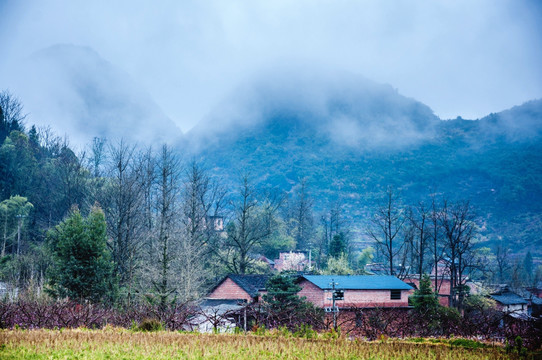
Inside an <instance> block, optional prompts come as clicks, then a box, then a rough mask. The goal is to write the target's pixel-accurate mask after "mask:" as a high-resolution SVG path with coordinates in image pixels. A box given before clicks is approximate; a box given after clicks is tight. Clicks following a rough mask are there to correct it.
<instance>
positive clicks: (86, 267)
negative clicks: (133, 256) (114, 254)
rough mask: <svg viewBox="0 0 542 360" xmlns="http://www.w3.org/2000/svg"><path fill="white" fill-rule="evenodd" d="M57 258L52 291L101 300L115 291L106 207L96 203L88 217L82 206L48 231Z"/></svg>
mask: <svg viewBox="0 0 542 360" xmlns="http://www.w3.org/2000/svg"><path fill="white" fill-rule="evenodd" d="M48 243H49V246H50V248H51V250H52V252H53V255H54V258H55V264H54V266H53V269H52V271H51V274H50V281H49V286H50V288H49V292H50V293H51V294H52V295H53V296H55V297H68V298H70V299H72V300H76V301H84V300H88V301H91V302H98V301H101V300H103V299H104V298H105V297H106V296H111V295H112V290H113V284H114V282H113V276H112V268H113V266H112V262H111V260H110V254H109V252H108V250H107V244H106V223H105V216H104V213H103V211H102V210H101V209H100V208H99V207H93V208H92V210H91V212H90V214H89V216H88V217H87V218H86V219H85V218H83V216H82V215H81V213H80V212H79V210H78V209H73V210H72V212H71V214H70V215H69V216H68V218H67V219H66V220H64V221H63V222H62V223H61V224H59V225H57V226H56V227H55V228H54V229H53V230H51V231H50V232H49V233H48Z"/></svg>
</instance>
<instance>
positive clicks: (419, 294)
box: [410, 275, 439, 317]
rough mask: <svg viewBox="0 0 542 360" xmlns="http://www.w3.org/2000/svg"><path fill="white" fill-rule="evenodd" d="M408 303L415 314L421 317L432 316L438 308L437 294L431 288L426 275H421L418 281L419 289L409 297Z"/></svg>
mask: <svg viewBox="0 0 542 360" xmlns="http://www.w3.org/2000/svg"><path fill="white" fill-rule="evenodd" d="M410 301H411V302H412V305H413V306H414V309H416V311H417V312H419V313H420V314H422V315H423V316H428V317H430V316H432V315H434V314H436V312H437V310H438V308H439V302H438V298H437V294H436V293H435V292H433V289H432V288H431V279H430V278H429V276H427V275H423V277H422V280H421V281H420V288H419V289H417V290H416V291H414V295H412V296H411V297H410Z"/></svg>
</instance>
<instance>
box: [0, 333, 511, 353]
mask: <svg viewBox="0 0 542 360" xmlns="http://www.w3.org/2000/svg"><path fill="white" fill-rule="evenodd" d="M202 358H206V359H207V358H209V359H221V360H226V359H375V360H376V359H442V360H444V359H466V360H470V359H472V360H475V359H510V358H512V359H514V358H515V357H513V356H512V355H509V354H506V353H505V352H504V351H503V350H502V349H501V348H484V349H476V350H473V349H466V348H461V347H453V348H451V347H450V346H449V345H447V344H442V343H441V344H430V343H412V342H407V341H386V342H380V341H377V342H367V341H358V340H348V339H343V338H340V339H322V338H319V339H301V338H294V337H282V336H256V335H251V334H247V335H244V334H241V335H225V334H192V333H190V334H188V333H176V332H167V331H160V332H153V333H141V332H131V331H128V330H124V329H117V328H106V329H104V330H86V329H74V330H1V331H0V359H202Z"/></svg>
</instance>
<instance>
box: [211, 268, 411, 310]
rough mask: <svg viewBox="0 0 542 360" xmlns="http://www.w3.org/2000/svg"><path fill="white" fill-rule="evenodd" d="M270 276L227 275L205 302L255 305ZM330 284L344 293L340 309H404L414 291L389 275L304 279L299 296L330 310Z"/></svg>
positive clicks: (264, 291)
mask: <svg viewBox="0 0 542 360" xmlns="http://www.w3.org/2000/svg"><path fill="white" fill-rule="evenodd" d="M269 278H270V275H233V274H232V275H228V276H226V277H225V278H224V279H222V280H221V281H220V282H219V283H218V284H217V285H216V286H215V287H214V288H213V289H212V290H211V292H210V293H209V295H208V296H207V298H206V299H212V300H215V301H216V300H224V301H226V300H228V301H230V300H236V301H238V302H239V303H253V302H258V301H260V299H261V296H262V295H264V294H266V293H267V291H266V289H265V285H266V283H267V281H268V280H269ZM332 281H334V282H335V283H336V288H337V289H340V290H343V291H344V299H343V300H339V301H337V303H336V306H338V307H340V308H369V307H379V308H401V307H403V308H406V307H408V294H409V292H411V291H412V290H413V288H412V287H411V286H410V285H408V284H406V283H405V282H403V281H401V280H399V279H398V278H396V277H395V276H389V275H344V276H341V275H333V276H332V275H304V276H300V277H298V278H297V280H296V283H297V284H298V285H299V286H300V287H301V290H300V291H299V292H298V295H299V296H301V297H305V298H306V299H307V301H310V302H312V303H313V304H314V305H315V306H318V307H321V308H325V307H329V306H331V303H332V300H331V290H332V285H331V283H332Z"/></svg>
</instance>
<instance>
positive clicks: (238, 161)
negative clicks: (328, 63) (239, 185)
mask: <svg viewBox="0 0 542 360" xmlns="http://www.w3.org/2000/svg"><path fill="white" fill-rule="evenodd" d="M282 80H284V79H282ZM292 82H293V83H294V85H291V83H292ZM289 84H290V85H291V86H290V87H292V88H294V90H291V89H290V88H289V87H288V86H284V88H276V87H275V86H274V85H273V84H271V85H269V84H264V85H261V84H258V85H257V86H255V87H252V88H250V89H248V90H247V89H245V90H244V91H239V92H236V95H237V96H238V98H237V99H232V103H233V105H232V104H228V106H227V107H225V108H220V109H218V111H217V113H216V114H215V115H214V116H211V117H210V118H209V120H208V122H207V123H203V124H201V125H200V126H199V127H196V128H195V129H194V130H192V131H191V132H190V133H189V134H188V136H187V138H188V139H190V141H191V143H190V146H189V148H199V147H201V148H202V150H201V151H200V152H199V153H198V154H200V156H201V158H202V159H205V161H206V163H207V164H208V165H209V166H210V167H212V168H214V171H215V172H216V173H217V174H220V175H221V176H223V177H225V178H226V179H229V181H232V180H233V179H235V176H236V174H238V173H239V172H242V171H243V170H244V169H249V171H250V172H251V174H252V175H253V176H254V177H255V178H257V179H258V181H260V182H262V183H267V184H273V185H278V186H280V187H281V188H283V189H285V190H286V191H288V190H290V189H292V187H294V186H295V185H296V184H298V183H299V181H300V179H304V178H306V179H307V184H308V188H309V189H310V193H311V195H312V196H313V198H314V199H315V208H316V209H318V210H319V211H320V212H324V210H325V209H326V208H329V207H330V206H331V204H332V203H334V202H336V201H337V200H339V201H340V202H341V203H342V204H343V208H344V211H345V214H346V215H347V216H348V217H349V218H350V220H351V221H352V224H355V225H354V226H355V227H356V228H358V229H359V230H360V236H363V233H364V231H363V228H364V227H366V226H367V221H368V220H369V219H370V214H372V212H373V211H374V208H375V207H376V206H377V205H378V202H379V201H381V199H382V194H383V192H384V190H385V189H386V187H387V186H390V185H391V186H393V187H394V188H395V189H397V190H398V192H399V193H400V196H401V198H402V200H403V202H404V203H405V204H416V203H418V202H419V201H421V200H424V201H426V202H429V199H428V198H429V195H430V194H439V195H443V196H446V197H447V198H450V199H455V200H459V199H461V200H469V201H470V202H471V203H472V205H474V207H475V208H476V212H477V215H478V216H479V218H480V219H481V224H480V226H481V233H482V234H483V236H484V237H485V238H484V239H485V241H488V243H487V245H489V246H494V245H495V244H496V243H498V242H499V241H502V240H504V241H506V242H507V243H509V244H514V246H517V248H518V249H522V251H527V250H531V251H534V252H537V253H538V252H539V249H540V248H541V245H542V238H541V237H540V235H539V234H540V232H541V231H542V215H541V214H542V211H541V210H542V205H541V200H542V137H541V129H542V101H541V100H536V101H531V102H528V103H526V104H523V105H521V106H517V107H515V108H513V109H510V110H507V111H503V112H501V113H498V114H491V115H489V116H487V117H485V118H483V119H479V120H474V121H473V120H464V119H461V118H457V119H455V120H440V119H438V118H437V117H436V116H434V115H433V113H432V111H431V110H430V109H429V108H428V107H426V106H425V105H423V104H421V103H419V102H416V101H415V100H412V99H408V98H405V97H403V96H401V95H400V94H398V93H397V91H395V90H394V89H392V88H391V87H386V86H383V85H378V84H374V83H372V82H370V81H368V80H366V79H363V78H361V79H355V80H352V79H348V80H345V81H336V79H335V82H330V80H329V79H320V80H311V81H308V80H307V79H305V78H301V79H294V80H291V79H290V80H289ZM337 84H341V85H342V86H339V85H337ZM305 93H306V94H308V95H306V94H305ZM246 94H249V95H246ZM232 109H234V110H232ZM246 116H251V117H252V118H253V119H255V120H254V121H248V120H247V119H246ZM223 124H226V125H223ZM202 144H205V145H202Z"/></svg>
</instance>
